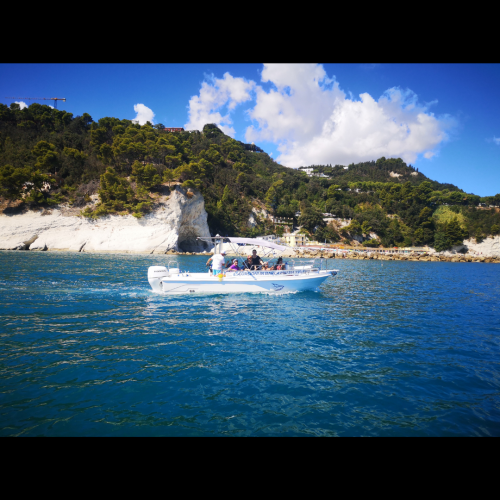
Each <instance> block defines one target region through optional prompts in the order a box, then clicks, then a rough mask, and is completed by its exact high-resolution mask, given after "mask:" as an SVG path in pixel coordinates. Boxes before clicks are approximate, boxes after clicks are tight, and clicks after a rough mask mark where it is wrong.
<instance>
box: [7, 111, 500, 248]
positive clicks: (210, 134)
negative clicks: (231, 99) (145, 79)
mask: <svg viewBox="0 0 500 500" xmlns="http://www.w3.org/2000/svg"><path fill="white" fill-rule="evenodd" d="M163 129H164V126H163V125H162V124H158V125H151V124H150V123H147V124H146V125H143V126H141V125H138V124H136V123H133V122H132V121H130V120H119V119H117V118H109V117H106V118H102V119H100V120H99V121H98V122H94V121H93V120H92V118H91V117H90V116H89V115H88V114H84V115H83V116H77V117H73V115H72V114H71V113H66V112H65V111H58V110H56V109H52V108H50V107H49V106H44V105H40V104H32V105H31V106H29V107H27V108H25V109H22V110H21V109H20V108H19V106H18V105H17V104H12V105H11V106H10V108H9V107H7V106H5V105H3V104H0V196H2V198H3V200H4V201H5V200H9V201H10V203H11V206H12V205H14V206H17V207H18V209H19V208H20V207H23V206H26V207H34V206H50V205H56V204H60V203H62V202H67V203H69V204H70V205H71V206H73V207H80V208H81V209H82V210H83V215H85V216H87V217H93V218H96V217H99V216H102V215H106V214H113V213H118V214H125V213H132V214H133V215H134V216H136V217H142V216H143V214H145V213H147V212H148V211H150V210H151V209H152V208H153V206H154V193H155V192H159V191H161V192H162V193H163V194H164V193H165V192H168V190H169V186H171V185H172V183H174V182H177V183H179V182H180V183H181V184H182V186H183V187H184V188H185V189H186V190H187V193H188V194H189V191H190V190H194V189H199V190H200V191H201V192H202V193H203V196H204V199H205V207H206V210H207V212H208V223H209V227H210V230H211V231H212V233H213V234H215V233H219V234H227V235H243V236H255V235H257V234H262V233H269V232H271V231H274V230H275V229H274V228H273V225H272V224H271V222H270V221H269V219H265V218H259V217H257V220H256V222H257V225H256V226H255V227H253V228H252V227H250V226H249V224H248V220H249V217H250V216H251V214H252V208H256V209H262V208H264V207H265V208H267V210H268V211H270V212H271V213H273V215H275V216H279V217H289V218H292V219H293V222H294V224H298V225H300V226H302V230H303V231H304V232H306V233H308V234H310V235H314V238H315V239H318V240H328V241H340V240H342V239H344V240H348V241H350V240H351V239H352V238H353V237H356V238H358V239H361V237H362V239H364V242H363V244H364V245H366V246H378V245H379V244H383V245H384V246H393V245H398V246H411V245H422V244H430V245H435V246H436V248H437V249H445V248H449V247H450V246H451V245H454V244H457V243H459V242H461V241H462V240H463V238H465V237H475V238H477V239H479V240H480V239H481V238H484V237H486V236H488V235H493V234H497V233H498V232H499V226H500V213H498V211H496V210H495V209H491V210H489V209H487V210H485V209H482V207H478V206H479V205H480V204H487V205H500V195H496V196H494V197H486V198H480V197H479V196H476V195H473V194H467V193H464V192H463V191H462V190H460V189H458V188H457V187H456V186H453V185H452V184H440V183H438V182H435V181H431V180H429V179H427V178H426V177H425V176H424V175H423V174H422V173H419V172H418V171H417V170H415V169H414V168H413V167H412V166H411V165H410V166H407V165H406V164H405V163H404V162H403V161H402V160H401V159H386V158H380V159H378V160H377V161H372V162H365V163H360V164H357V165H354V164H353V165H349V168H348V169H345V168H344V167H343V166H341V165H336V166H334V167H332V166H328V165H324V166H321V165H319V166H313V167H314V169H315V170H316V171H317V172H322V173H324V174H325V175H328V176H329V177H328V178H323V177H308V176H307V175H306V174H305V173H304V172H302V171H300V170H294V169H289V168H286V167H283V166H281V165H278V164H277V163H276V162H275V161H273V160H272V159H271V158H270V157H269V156H268V155H267V154H266V153H262V152H258V151H259V149H258V148H255V147H253V146H252V147H249V145H245V144H243V143H241V142H239V141H236V140H234V139H232V138H230V137H228V136H226V135H225V134H224V133H223V132H222V131H221V130H220V129H219V128H217V127H216V126H215V125H211V124H207V125H205V127H204V128H203V131H201V132H200V131H191V132H177V133H169V132H165V130H163ZM96 193H97V194H98V195H99V203H98V204H97V206H95V207H93V208H90V206H88V202H89V201H90V196H91V195H93V194H96ZM15 200H17V201H15ZM3 206H6V203H3ZM297 212H300V213H301V214H300V216H299V217H298V218H297V216H296V213H297ZM324 212H329V213H333V214H334V215H335V216H337V217H343V218H348V219H352V220H351V223H350V224H349V225H348V226H347V227H344V228H342V229H340V228H339V226H337V225H335V224H328V225H326V224H325V222H324V221H323V215H322V214H323V213H324ZM277 231H278V234H279V233H280V232H281V231H282V229H281V228H279V227H278V228H277ZM373 233H374V234H373Z"/></svg>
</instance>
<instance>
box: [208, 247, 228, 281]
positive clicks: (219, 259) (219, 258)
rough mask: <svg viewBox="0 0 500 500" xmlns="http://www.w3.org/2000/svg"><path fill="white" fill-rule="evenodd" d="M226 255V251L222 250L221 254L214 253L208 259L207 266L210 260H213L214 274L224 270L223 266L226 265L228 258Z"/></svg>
mask: <svg viewBox="0 0 500 500" xmlns="http://www.w3.org/2000/svg"><path fill="white" fill-rule="evenodd" d="M224 255H226V252H224V251H222V252H221V253H220V254H218V253H216V254H214V255H212V257H210V259H208V260H207V266H208V264H209V262H210V261H212V271H213V273H214V276H216V275H217V274H219V273H220V272H222V268H223V267H225V265H226V259H225V258H224Z"/></svg>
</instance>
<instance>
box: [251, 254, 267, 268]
mask: <svg viewBox="0 0 500 500" xmlns="http://www.w3.org/2000/svg"><path fill="white" fill-rule="evenodd" d="M251 259H252V269H255V270H258V269H260V268H261V266H262V264H264V263H263V262H262V259H261V258H260V257H259V256H258V255H257V250H252V255H251Z"/></svg>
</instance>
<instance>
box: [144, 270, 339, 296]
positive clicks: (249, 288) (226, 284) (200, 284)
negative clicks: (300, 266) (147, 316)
mask: <svg viewBox="0 0 500 500" xmlns="http://www.w3.org/2000/svg"><path fill="white" fill-rule="evenodd" d="M332 274H336V272H334V271H320V272H316V273H309V274H302V275H297V274H290V275H285V274H281V273H279V274H273V273H269V274H268V275H263V276H262V275H261V276H255V275H249V274H245V273H237V274H236V273H235V274H233V273H227V274H226V276H225V277H222V278H219V277H217V276H209V275H207V274H205V273H185V274H179V275H173V276H163V277H161V278H160V279H157V280H156V281H154V282H152V280H150V284H151V287H152V289H153V291H154V292H156V293H162V294H166V295H177V294H190V293H255V292H267V293H289V292H297V291H303V290H314V289H315V288H317V287H319V286H320V285H321V284H322V283H323V282H324V281H325V280H326V279H327V278H328V277H329V276H331V275H332Z"/></svg>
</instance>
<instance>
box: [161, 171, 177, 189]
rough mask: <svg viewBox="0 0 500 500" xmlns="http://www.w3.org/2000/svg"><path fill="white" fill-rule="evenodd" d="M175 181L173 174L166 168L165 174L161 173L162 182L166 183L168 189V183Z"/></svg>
mask: <svg viewBox="0 0 500 500" xmlns="http://www.w3.org/2000/svg"><path fill="white" fill-rule="evenodd" d="M174 179H175V175H174V172H173V171H172V170H170V169H169V168H167V170H165V172H163V181H164V182H168V187H170V183H171V182H172V181H173V180H174Z"/></svg>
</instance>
